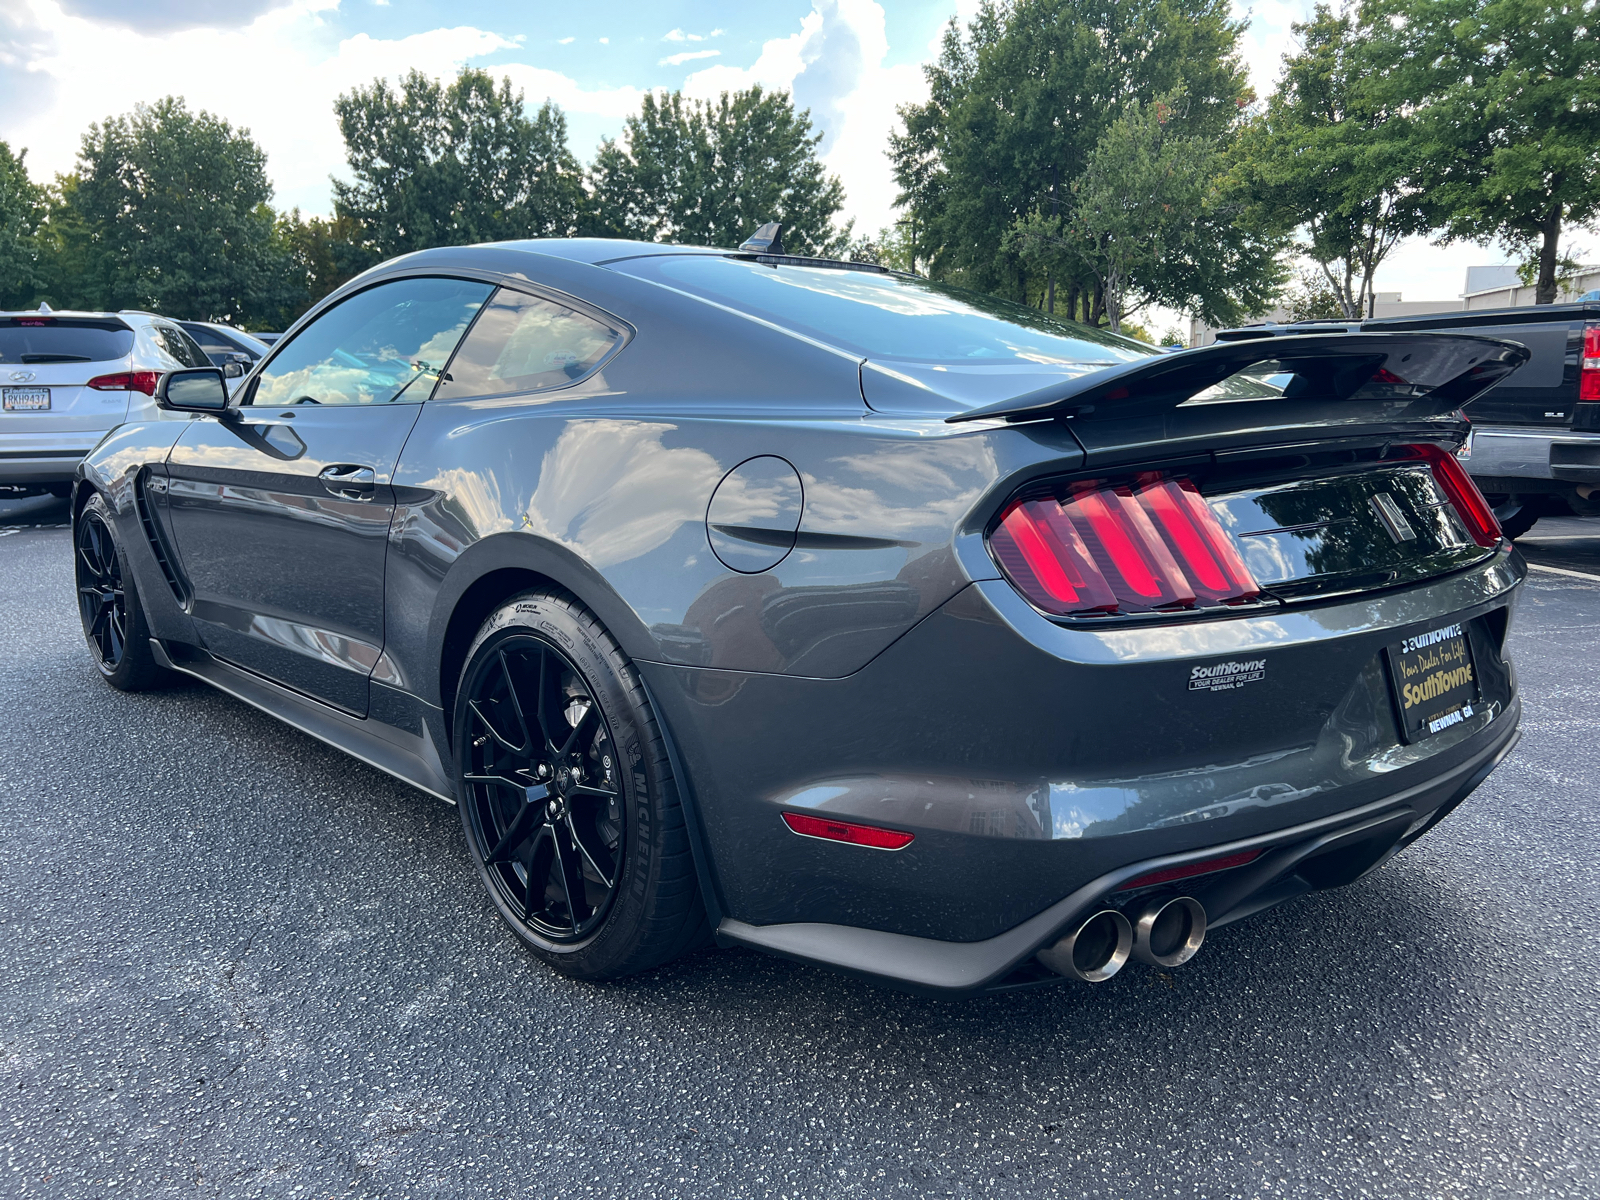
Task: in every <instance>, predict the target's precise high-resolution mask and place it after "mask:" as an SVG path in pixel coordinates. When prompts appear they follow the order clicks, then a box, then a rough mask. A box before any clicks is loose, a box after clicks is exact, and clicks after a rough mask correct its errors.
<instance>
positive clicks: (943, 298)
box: [611, 254, 1155, 366]
mask: <svg viewBox="0 0 1600 1200" xmlns="http://www.w3.org/2000/svg"><path fill="white" fill-rule="evenodd" d="M611 266H612V269H613V270H617V271H626V272H628V273H629V274H631V275H637V276H640V277H641V278H645V279H651V280H654V281H656V282H659V283H664V284H666V285H668V286H669V287H675V288H681V289H682V290H683V291H686V292H690V293H692V294H694V295H696V296H701V297H704V298H705V299H708V300H714V301H716V302H718V303H719V304H726V305H728V306H729V307H730V308H735V309H738V310H739V311H740V312H745V313H749V314H750V315H752V316H756V317H761V318H764V319H765V320H768V321H771V322H773V323H774V324H777V325H781V326H783V327H784V328H786V329H792V330H794V331H795V332H796V333H803V334H805V335H807V336H809V337H813V338H816V339H817V340H818V341H821V342H826V343H827V344H828V345H830V346H837V347H838V348H839V349H841V350H847V351H850V352H852V353H855V354H859V355H861V356H862V357H863V358H870V359H877V360H885V359H901V360H906V361H914V362H925V363H952V364H954V363H960V364H962V365H966V366H976V365H983V364H991V363H992V364H997V365H999V364H1006V365H1017V364H1025V363H1034V364H1041V365H1054V364H1063V365H1067V364H1070V365H1083V364H1096V365H1106V366H1109V365H1112V364H1115V363H1124V362H1133V361H1137V360H1138V359H1141V358H1144V357H1146V356H1147V355H1149V354H1153V353H1155V349H1154V347H1151V346H1146V345H1144V344H1143V343H1142V342H1136V341H1134V340H1133V339H1132V338H1125V337H1121V336H1119V335H1118V334H1114V333H1110V332H1108V331H1106V330H1103V329H1092V328H1090V327H1089V326H1087V325H1080V324H1078V323H1077V322H1075V321H1065V320H1061V319H1059V318H1056V317H1052V316H1049V315H1048V314H1046V313H1043V312H1040V311H1039V310H1037V309H1033V308H1028V307H1026V306H1025V305H1021V304H1013V303H1011V302H1009V301H1006V300H997V299H995V298H994V297H992V296H980V295H978V294H976V293H974V292H967V291H963V290H961V289H959V288H951V287H944V286H942V285H940V284H936V283H930V282H928V281H927V280H924V279H915V278H911V277H909V276H904V275H884V274H880V273H878V272H876V271H855V270H847V269H841V268H838V267H800V266H788V265H784V266H768V265H766V264H763V263H758V262H753V261H751V260H748V259H736V258H728V257H724V256H722V255H710V254H707V255H699V254H693V255H690V254H682V255H659V256H652V257H649V258H636V259H629V260H626V261H623V262H618V263H613V264H611Z"/></svg>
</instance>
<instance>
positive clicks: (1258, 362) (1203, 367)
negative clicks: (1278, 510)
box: [945, 333, 1529, 424]
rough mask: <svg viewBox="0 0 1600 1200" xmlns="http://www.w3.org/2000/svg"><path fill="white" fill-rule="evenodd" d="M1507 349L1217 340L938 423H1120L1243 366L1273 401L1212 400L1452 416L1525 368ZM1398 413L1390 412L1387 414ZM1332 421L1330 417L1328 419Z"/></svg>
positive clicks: (1518, 353) (1485, 344)
mask: <svg viewBox="0 0 1600 1200" xmlns="http://www.w3.org/2000/svg"><path fill="white" fill-rule="evenodd" d="M1528 357H1529V355H1528V351H1527V349H1526V348H1524V347H1522V346H1520V345H1518V344H1517V343H1516V342H1505V341H1500V340H1498V339H1495V338H1485V337H1474V336H1472V335H1470V334H1441V333H1431V334H1420V333H1310V334H1289V335H1286V336H1278V337H1272V336H1265V337H1258V338H1251V339H1249V340H1247V341H1238V342H1219V343H1217V344H1216V345H1214V346H1205V347H1203V348H1201V349H1198V350H1181V351H1178V352H1177V353H1175V354H1158V355H1151V356H1150V357H1149V358H1145V359H1140V360H1138V361H1136V362H1131V363H1122V364H1119V365H1117V366H1114V367H1106V368H1104V369H1103V370H1099V371H1092V372H1090V373H1089V374H1087V375H1080V376H1079V377H1078V378H1076V379H1069V380H1065V381H1063V382H1061V383H1053V384H1050V385H1049V386H1048V387H1042V388H1039V389H1038V390H1037V391H1032V392H1028V393H1025V394H1024V395H1021V396H1016V397H1013V398H1012V399H1010V400H1002V401H1000V402H999V403H997V404H989V405H985V406H984V407H982V408H975V409H973V410H971V411H970V412H964V413H957V414H956V415H955V416H953V417H946V418H945V420H946V421H947V422H949V423H951V424H957V423H960V422H963V421H982V420H992V419H1000V420H1004V421H1008V422H1016V421H1038V420H1045V419H1050V418H1056V417H1077V418H1085V417H1089V416H1091V414H1092V415H1095V416H1100V417H1109V418H1124V417H1131V416H1135V415H1145V414H1150V413H1154V412H1159V411H1162V410H1165V409H1173V408H1176V407H1178V406H1179V405H1181V404H1185V403H1187V402H1189V401H1191V400H1194V399H1195V397H1197V396H1199V395H1200V393H1202V392H1204V391H1206V390H1207V389H1208V388H1212V387H1216V386H1217V385H1218V384H1220V383H1222V381H1223V380H1225V379H1229V378H1231V377H1233V376H1235V375H1238V374H1240V373H1241V372H1243V371H1246V370H1249V369H1250V368H1251V367H1262V366H1266V367H1268V368H1270V369H1273V373H1274V374H1277V375H1282V376H1286V377H1287V380H1286V382H1285V383H1284V384H1283V385H1282V387H1281V391H1282V394H1281V395H1277V394H1273V395H1264V396H1261V397H1259V398H1255V399H1233V398H1229V397H1218V398H1217V399H1218V402H1219V403H1227V404H1229V405H1233V404H1240V403H1249V404H1271V405H1279V404H1284V403H1286V402H1287V403H1290V404H1292V405H1294V406H1296V407H1298V406H1301V405H1306V404H1313V405H1318V406H1325V405H1337V404H1345V403H1352V402H1355V403H1364V404H1374V403H1376V404H1380V405H1385V406H1388V407H1390V408H1391V409H1395V411H1394V412H1393V415H1394V416H1397V417H1398V416H1400V415H1401V411H1400V410H1404V412H1405V414H1406V416H1408V417H1410V418H1411V419H1417V418H1419V417H1423V416H1432V415H1440V414H1444V413H1451V412H1454V411H1455V410H1456V409H1459V408H1460V407H1461V406H1462V405H1463V404H1465V403H1467V401H1469V400H1471V399H1472V398H1473V397H1474V396H1476V395H1478V394H1479V393H1480V392H1483V391H1486V390H1487V389H1489V388H1491V387H1493V386H1494V385H1495V384H1497V383H1499V382H1500V381H1501V380H1502V379H1504V378H1505V377H1506V376H1507V375H1509V374H1511V372H1512V371H1515V370H1516V369H1517V368H1518V367H1520V366H1521V365H1522V364H1523V363H1525V362H1527V361H1528ZM1396 406H1398V408H1396ZM1330 415H1332V414H1330Z"/></svg>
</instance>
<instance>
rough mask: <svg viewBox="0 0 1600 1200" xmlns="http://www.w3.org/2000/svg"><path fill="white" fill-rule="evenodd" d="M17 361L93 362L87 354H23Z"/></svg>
mask: <svg viewBox="0 0 1600 1200" xmlns="http://www.w3.org/2000/svg"><path fill="white" fill-rule="evenodd" d="M17 361H18V362H25V363H58V362H93V361H94V359H92V358H90V357H89V356H88V355H87V354H24V355H21V356H20V357H19V358H18V359H17Z"/></svg>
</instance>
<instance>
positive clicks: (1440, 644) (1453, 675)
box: [1388, 623, 1478, 742]
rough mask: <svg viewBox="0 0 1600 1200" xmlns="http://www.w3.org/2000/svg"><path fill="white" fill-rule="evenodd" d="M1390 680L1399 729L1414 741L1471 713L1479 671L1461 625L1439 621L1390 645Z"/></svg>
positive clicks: (1434, 732) (1440, 730) (1440, 729)
mask: <svg viewBox="0 0 1600 1200" xmlns="http://www.w3.org/2000/svg"><path fill="white" fill-rule="evenodd" d="M1388 657H1389V680H1390V682H1391V683H1393V684H1394V699H1395V705H1396V706H1397V707H1398V709H1399V711H1400V731H1401V733H1402V734H1403V735H1404V737H1405V739H1406V741H1408V742H1416V741H1421V740H1422V739H1423V738H1427V737H1432V736H1433V735H1434V734H1436V733H1443V732H1444V731H1445V730H1446V729H1449V728H1450V727H1451V726H1452V725H1459V724H1461V722H1463V721H1465V720H1466V719H1467V718H1468V717H1470V716H1472V714H1473V712H1474V711H1475V710H1476V707H1477V704H1478V674H1477V671H1476V670H1475V669H1474V667H1473V664H1472V646H1471V644H1470V642H1469V640H1468V638H1467V630H1466V626H1465V625H1462V624H1459V623H1457V624H1454V625H1440V626H1438V627H1437V628H1434V629H1429V630H1427V631H1426V632H1423V633H1419V634H1416V635H1414V636H1412V637H1408V638H1406V639H1405V640H1404V641H1402V642H1396V643H1394V644H1393V645H1391V646H1389V647H1388Z"/></svg>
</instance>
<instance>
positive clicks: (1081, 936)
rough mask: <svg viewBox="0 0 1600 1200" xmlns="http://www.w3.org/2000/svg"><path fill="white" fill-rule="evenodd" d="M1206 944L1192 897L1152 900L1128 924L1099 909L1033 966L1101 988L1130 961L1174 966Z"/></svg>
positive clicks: (1120, 916)
mask: <svg viewBox="0 0 1600 1200" xmlns="http://www.w3.org/2000/svg"><path fill="white" fill-rule="evenodd" d="M1205 940H1206V910H1205V908H1204V907H1203V906H1202V905H1201V903H1200V901H1198V900H1196V899H1194V898H1193V897H1192V896H1178V897H1164V898H1162V899H1157V900H1152V901H1150V902H1149V903H1148V904H1146V905H1145V906H1144V907H1143V908H1142V909H1140V910H1139V912H1138V913H1137V914H1136V915H1135V916H1134V919H1133V920H1131V921H1130V920H1128V918H1127V917H1126V916H1124V915H1123V914H1122V913H1120V912H1118V911H1117V910H1116V909H1114V908H1105V909H1101V910H1100V911H1099V912H1097V913H1095V914H1094V915H1093V916H1091V917H1089V919H1088V920H1086V921H1084V922H1083V924H1081V925H1079V926H1078V927H1077V929H1075V930H1073V931H1072V932H1071V933H1069V934H1067V936H1066V937H1064V938H1062V939H1061V940H1060V941H1058V942H1056V943H1055V944H1054V945H1051V946H1046V947H1045V948H1044V949H1043V950H1041V951H1039V955H1038V957H1039V961H1040V962H1042V963H1043V964H1044V965H1045V966H1047V967H1049V968H1050V969H1051V970H1052V971H1054V972H1056V974H1058V975H1065V976H1066V977H1067V978H1069V979H1080V980H1082V981H1083V982H1084V983H1104V982H1105V981H1106V980H1108V979H1110V978H1111V977H1112V976H1113V975H1115V974H1116V973H1117V972H1118V971H1120V970H1122V968H1123V967H1124V966H1126V965H1127V963H1128V960H1129V959H1130V958H1137V959H1138V960H1139V961H1140V962H1143V963H1149V964H1150V965H1151V966H1153V967H1177V966H1181V965H1183V964H1184V963H1186V962H1188V961H1189V960H1190V959H1191V958H1193V957H1194V956H1195V955H1196V954H1198V953H1199V951H1200V947H1201V946H1202V945H1203V944H1204V942H1205Z"/></svg>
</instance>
